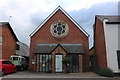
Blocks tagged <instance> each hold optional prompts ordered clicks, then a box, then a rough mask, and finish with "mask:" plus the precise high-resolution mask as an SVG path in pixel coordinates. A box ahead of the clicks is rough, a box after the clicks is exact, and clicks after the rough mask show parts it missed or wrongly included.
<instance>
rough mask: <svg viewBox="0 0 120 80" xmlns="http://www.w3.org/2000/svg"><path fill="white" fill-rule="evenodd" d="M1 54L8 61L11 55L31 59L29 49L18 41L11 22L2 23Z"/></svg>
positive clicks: (0, 33)
mask: <svg viewBox="0 0 120 80" xmlns="http://www.w3.org/2000/svg"><path fill="white" fill-rule="evenodd" d="M0 54H1V55H0V57H1V58H0V59H8V60H9V59H10V56H11V55H18V56H24V57H26V58H27V59H28V57H29V47H28V46H27V45H26V44H24V43H22V42H20V41H19V40H18V38H17V37H16V35H15V33H14V31H13V29H12V27H11V25H10V24H9V22H0Z"/></svg>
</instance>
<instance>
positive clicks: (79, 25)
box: [30, 6, 90, 37]
mask: <svg viewBox="0 0 120 80" xmlns="http://www.w3.org/2000/svg"><path fill="white" fill-rule="evenodd" d="M59 9H60V10H61V11H62V12H63V13H64V14H65V15H66V16H67V17H68V18H69V19H70V20H71V21H72V22H73V23H74V24H75V25H76V26H77V27H78V28H79V29H80V30H81V31H82V32H83V33H84V34H85V35H86V36H87V37H89V36H90V35H89V34H88V33H87V32H86V31H85V30H84V29H83V28H82V27H81V26H80V25H79V24H78V23H77V22H76V21H75V20H73V18H72V17H71V16H69V15H68V14H67V13H66V12H65V11H64V10H63V9H62V8H61V7H60V6H58V7H57V8H56V9H55V10H54V11H53V12H52V13H51V14H50V15H49V16H48V17H47V18H46V19H45V20H44V21H43V22H42V23H41V24H40V25H39V26H38V27H37V28H36V29H35V30H34V31H33V32H32V33H31V34H30V36H33V35H34V34H35V33H36V32H37V31H38V30H39V29H40V28H41V27H42V26H43V25H44V24H45V23H46V22H47V21H48V20H49V19H50V18H51V17H52V16H53V15H54V14H55V13H56V12H57V11H58V10H59Z"/></svg>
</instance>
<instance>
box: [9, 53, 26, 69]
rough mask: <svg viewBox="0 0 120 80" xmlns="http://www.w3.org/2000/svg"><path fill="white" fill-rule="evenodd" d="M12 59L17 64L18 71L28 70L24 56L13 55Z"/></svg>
mask: <svg viewBox="0 0 120 80" xmlns="http://www.w3.org/2000/svg"><path fill="white" fill-rule="evenodd" d="M10 61H11V62H12V63H13V64H14V65H16V67H17V70H18V71H23V70H27V68H28V63H27V62H26V59H25V58H24V57H22V56H17V55H12V56H10Z"/></svg>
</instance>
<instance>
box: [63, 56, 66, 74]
mask: <svg viewBox="0 0 120 80" xmlns="http://www.w3.org/2000/svg"><path fill="white" fill-rule="evenodd" d="M65 57H66V54H63V58H65ZM62 65H63V73H65V72H66V64H63V63H62Z"/></svg>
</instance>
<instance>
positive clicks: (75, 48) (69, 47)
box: [34, 44, 84, 53]
mask: <svg viewBox="0 0 120 80" xmlns="http://www.w3.org/2000/svg"><path fill="white" fill-rule="evenodd" d="M58 45H60V46H61V47H62V48H63V49H64V50H65V51H66V52H67V53H84V50H83V45H82V44H39V45H37V46H36V48H35V51H34V53H51V52H52V51H53V50H54V49H55V48H56V47H57V46H58Z"/></svg>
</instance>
